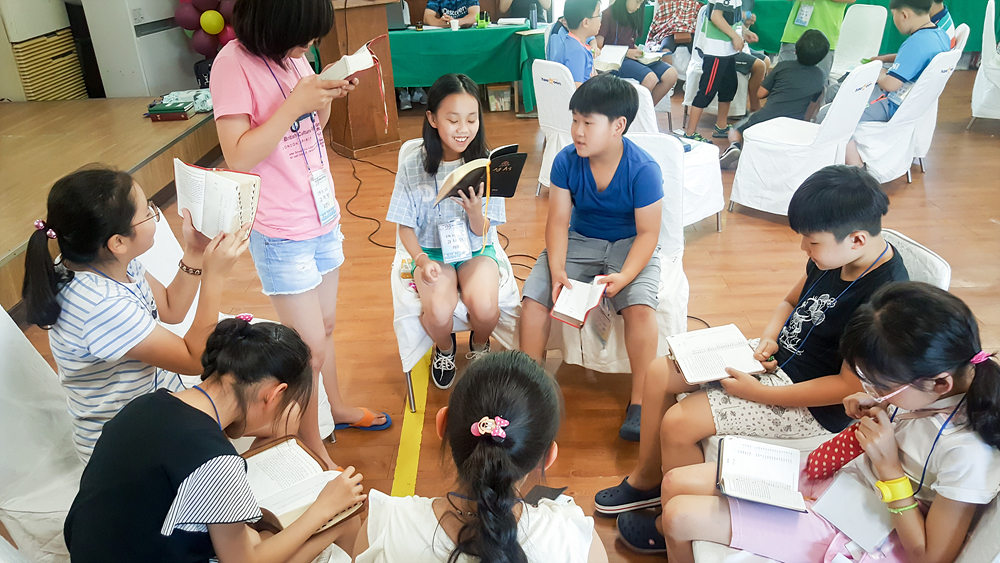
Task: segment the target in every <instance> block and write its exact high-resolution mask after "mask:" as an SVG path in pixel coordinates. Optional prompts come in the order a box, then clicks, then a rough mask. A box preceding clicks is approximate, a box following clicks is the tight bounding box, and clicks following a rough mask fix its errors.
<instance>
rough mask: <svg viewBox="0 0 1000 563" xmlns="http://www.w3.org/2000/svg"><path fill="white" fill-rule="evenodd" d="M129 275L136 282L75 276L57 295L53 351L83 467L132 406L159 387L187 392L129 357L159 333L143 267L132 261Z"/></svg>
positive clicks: (172, 376)
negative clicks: (110, 425)
mask: <svg viewBox="0 0 1000 563" xmlns="http://www.w3.org/2000/svg"><path fill="white" fill-rule="evenodd" d="M128 275H129V278H130V279H132V280H134V283H128V284H122V283H119V282H116V281H114V280H110V279H107V278H105V277H103V276H101V275H100V274H97V273H94V272H90V271H82V272H76V273H75V275H74V277H73V279H72V280H71V281H70V282H69V283H68V284H66V285H65V286H63V287H62V288H61V289H60V291H59V295H58V296H57V300H58V302H59V305H60V306H61V307H62V312H61V313H60V314H59V320H58V321H56V324H54V325H53V326H52V330H50V331H49V345H50V347H51V348H52V356H53V357H54V358H55V361H56V366H57V367H58V368H59V381H60V383H62V386H63V389H64V390H65V391H66V395H67V404H68V406H69V412H70V415H72V416H73V441H74V443H75V444H76V449H77V452H78V453H79V454H80V457H81V458H82V459H83V460H84V461H88V460H89V459H90V454H91V452H93V449H94V444H95V443H96V442H97V439H98V438H99V437H100V436H101V430H102V429H103V428H104V424H105V423H106V422H107V421H109V420H111V419H112V418H113V417H114V416H115V415H116V414H118V411H120V410H121V409H122V407H124V406H125V405H127V404H128V403H129V401H131V400H132V399H134V398H136V397H138V396H140V395H144V394H146V393H150V392H152V391H154V390H156V389H158V388H166V389H169V390H171V391H180V390H182V389H184V385H183V383H181V381H180V378H179V377H178V376H177V375H176V374H173V373H170V372H167V371H164V370H161V369H159V368H156V367H154V366H151V365H149V364H146V363H143V362H140V361H138V360H132V359H129V358H126V357H125V354H127V353H128V352H129V351H130V350H131V349H132V348H133V347H134V346H135V345H136V344H138V343H139V342H142V340H143V339H145V338H146V337H147V336H149V335H150V333H152V332H153V329H154V328H156V319H155V318H154V315H153V312H154V311H156V302H155V301H154V299H153V292H152V289H151V288H150V286H149V283H148V282H147V281H146V270H145V268H143V266H142V264H141V263H140V262H139V261H138V260H133V261H132V262H131V263H129V265H128Z"/></svg>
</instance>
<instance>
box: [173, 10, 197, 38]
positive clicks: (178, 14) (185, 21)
mask: <svg viewBox="0 0 1000 563" xmlns="http://www.w3.org/2000/svg"><path fill="white" fill-rule="evenodd" d="M200 18H201V13H200V12H199V11H198V9H197V8H195V7H194V6H193V5H191V4H178V5H177V9H176V10H174V21H176V22H177V25H179V26H181V27H183V28H184V29H190V30H191V31H194V30H196V29H198V28H199V27H201V22H200Z"/></svg>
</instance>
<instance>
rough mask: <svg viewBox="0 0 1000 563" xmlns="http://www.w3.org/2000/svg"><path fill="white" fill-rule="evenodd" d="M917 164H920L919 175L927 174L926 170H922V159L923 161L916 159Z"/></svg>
mask: <svg viewBox="0 0 1000 563" xmlns="http://www.w3.org/2000/svg"><path fill="white" fill-rule="evenodd" d="M917 162H919V163H920V173H921V174H926V173H927V171H926V170H924V159H923V158H922V157H921V158H918V159H917Z"/></svg>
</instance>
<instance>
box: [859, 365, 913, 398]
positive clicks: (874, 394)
mask: <svg viewBox="0 0 1000 563" xmlns="http://www.w3.org/2000/svg"><path fill="white" fill-rule="evenodd" d="M854 371H856V372H857V374H858V379H860V380H861V388H862V389H864V391H865V393H867V394H868V396H869V397H871V398H872V399H874V400H875V402H876V403H884V402H886V401H888V400H889V399H891V398H893V397H895V396H896V395H899V394H900V393H902V392H903V391H905V390H906V388H907V387H909V386H910V384H909V383H907V384H906V385H904V386H902V387H900V388H899V389H896V390H895V391H892V392H891V393H886V394H884V395H883V394H882V393H881V392H879V390H878V389H877V388H876V387H875V384H873V383H872V382H870V381H868V378H867V377H865V374H863V373H861V370H860V369H858V368H857V367H855V368H854Z"/></svg>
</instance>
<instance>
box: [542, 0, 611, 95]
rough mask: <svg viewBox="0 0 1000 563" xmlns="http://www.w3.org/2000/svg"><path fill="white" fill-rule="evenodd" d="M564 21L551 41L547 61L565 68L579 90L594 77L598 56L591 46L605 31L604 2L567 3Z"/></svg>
mask: <svg viewBox="0 0 1000 563" xmlns="http://www.w3.org/2000/svg"><path fill="white" fill-rule="evenodd" d="M562 19H563V21H564V22H565V23H557V24H556V27H555V28H554V31H553V33H552V36H551V37H549V46H548V50H547V51H546V53H545V58H546V59H548V60H550V61H554V62H557V63H560V64H562V65H565V66H566V68H568V69H569V71H570V73H571V74H572V75H573V82H574V83H575V84H576V86H577V87H579V86H580V84H582V83H584V82H586V81H587V79H588V78H590V77H591V76H593V75H594V53H593V51H591V47H589V46H588V42H589V41H591V40H592V39H593V37H594V35H595V34H596V33H597V32H598V31H599V30H600V29H601V3H600V0H567V2H566V6H565V8H564V12H563V17H562Z"/></svg>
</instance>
